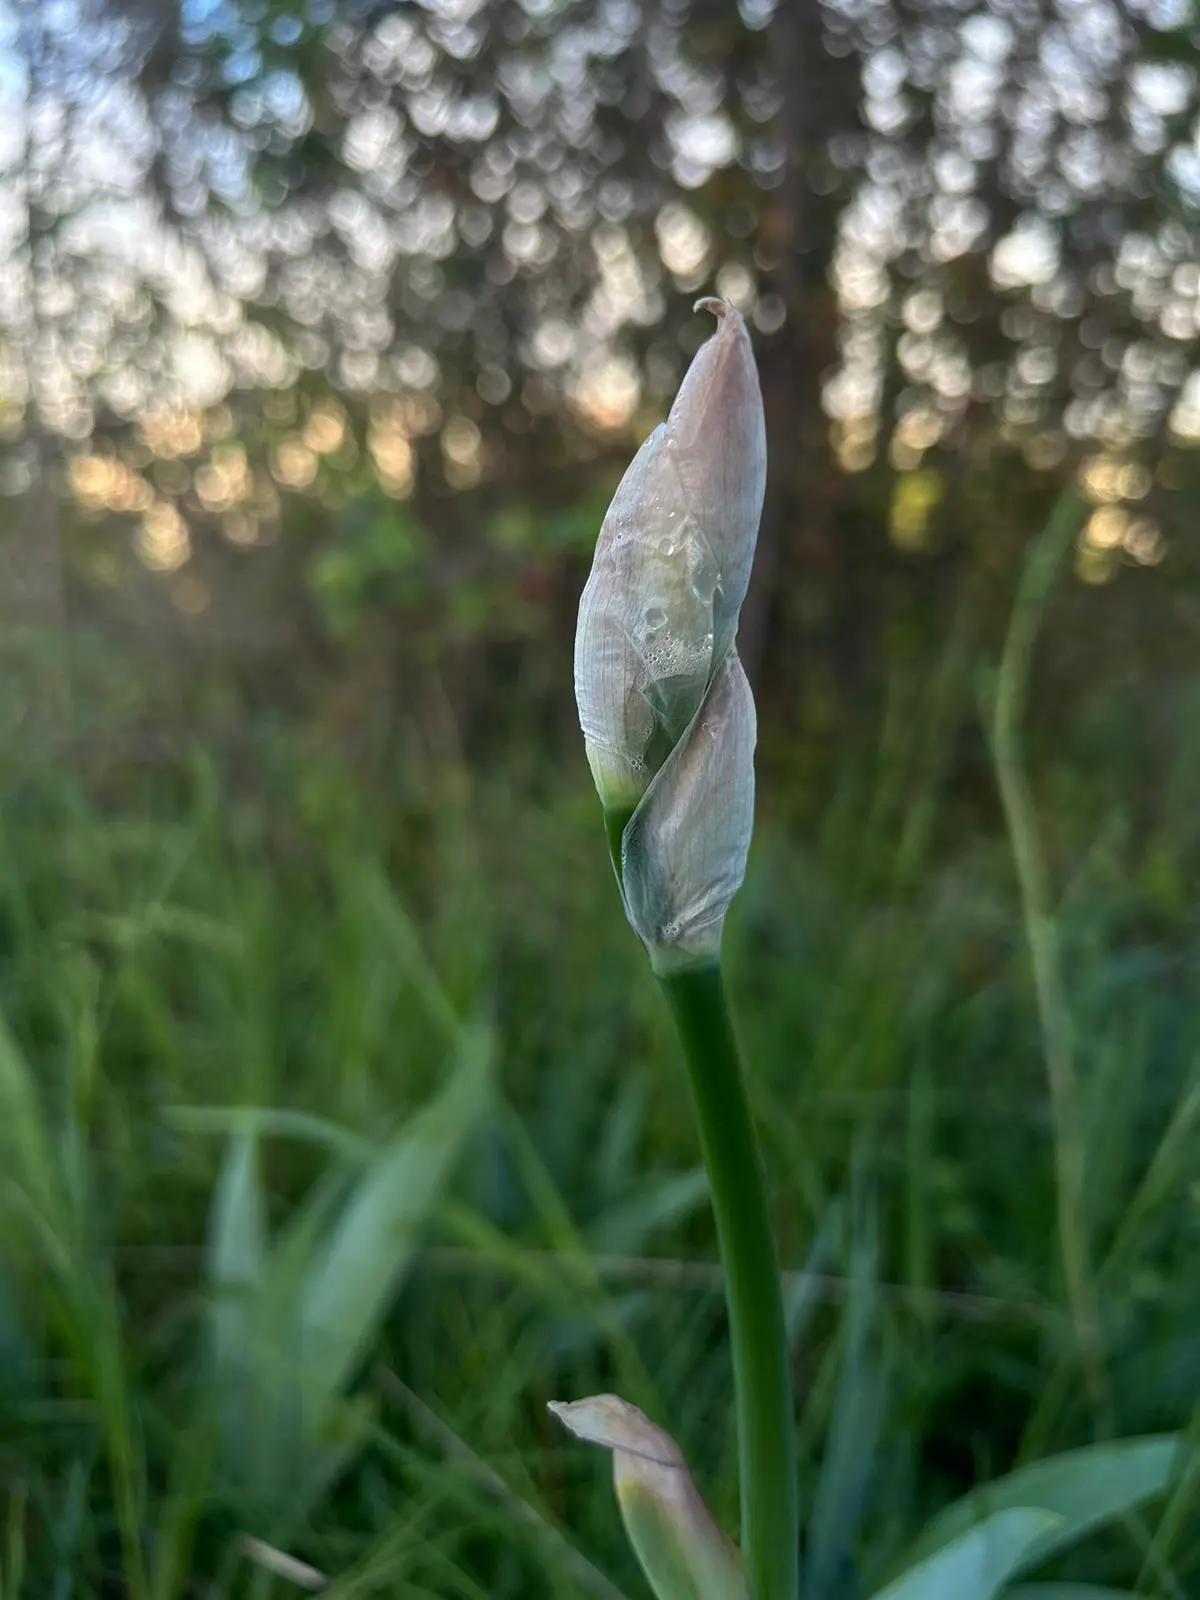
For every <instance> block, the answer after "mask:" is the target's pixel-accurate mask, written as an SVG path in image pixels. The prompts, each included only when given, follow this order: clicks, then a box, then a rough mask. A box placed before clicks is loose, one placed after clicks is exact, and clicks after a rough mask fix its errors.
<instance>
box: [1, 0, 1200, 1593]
mask: <svg viewBox="0 0 1200 1600" xmlns="http://www.w3.org/2000/svg"><path fill="white" fill-rule="evenodd" d="M1198 63H1200V24H1198V23H1197V20H1196V17H1195V13H1194V8H1193V7H1192V5H1191V4H1190V3H1188V0H1122V3H1120V4H1116V3H1113V0H828V3H818V0H777V3H772V0H740V3H739V4H736V5H735V4H733V3H732V0H422V3H405V0H392V3H386V4H385V3H375V0H307V3H306V0H294V3H291V4H287V3H283V0H180V3H178V4H176V3H173V0H0V496H2V499H0V624H2V627H0V735H2V737H0V1018H2V1019H3V1021H2V1025H0V1147H2V1148H3V1151H4V1188H3V1200H2V1204H3V1207H4V1227H3V1233H2V1238H3V1244H2V1245H0V1347H2V1351H3V1354H2V1356H0V1582H2V1583H3V1589H2V1591H0V1592H2V1593H3V1595H4V1597H5V1600H11V1597H15V1596H25V1597H30V1596H32V1597H35V1600H40V1597H43V1596H51V1595H52V1596H54V1597H55V1600H67V1597H92V1596H96V1597H100V1596H104V1597H108V1596H125V1595H128V1596H131V1597H133V1600H152V1597H153V1600H171V1597H174V1596H180V1597H182V1596H205V1597H215V1596H224V1595H227V1594H229V1595H241V1594H246V1595H253V1596H256V1597H265V1596H269V1595H284V1594H288V1593H294V1592H297V1585H300V1587H304V1586H305V1585H306V1584H307V1586H308V1587H310V1588H311V1587H314V1586H315V1585H316V1583H317V1581H318V1574H324V1575H325V1576H326V1577H327V1578H329V1579H330V1583H331V1586H330V1588H329V1592H331V1593H335V1592H336V1593H337V1594H338V1595H351V1594H353V1595H356V1596H357V1595H369V1594H376V1593H379V1594H384V1593H386V1594H392V1593H404V1594H411V1595H414V1596H418V1595H436V1596H489V1597H504V1596H516V1595H527V1596H534V1595H537V1596H542V1595H545V1596H560V1595H561V1596H564V1597H565V1596H573V1595H579V1594H592V1595H600V1596H607V1597H608V1600H612V1597H614V1596H617V1595H620V1594H627V1595H629V1596H631V1597H633V1596H637V1595H641V1594H644V1593H645V1590H644V1589H643V1588H642V1587H639V1585H640V1584H641V1581H642V1580H641V1579H640V1577H639V1576H638V1575H637V1573H636V1571H635V1569H634V1567H633V1565H632V1561H631V1557H630V1556H629V1555H628V1553H627V1551H626V1549H625V1547H624V1543H623V1539H622V1537H621V1532H620V1528H619V1524H618V1521H617V1516H616V1511H615V1508H614V1506H613V1504H612V1499H611V1494H610V1492H609V1489H608V1487H607V1483H606V1480H607V1467H606V1464H605V1462H604V1460H603V1459H601V1458H600V1457H599V1456H592V1455H591V1454H589V1453H588V1452H586V1451H585V1450H584V1449H583V1448H582V1447H579V1446H576V1445H573V1444H572V1443H571V1442H570V1441H569V1440H567V1439H566V1438H565V1437H563V1436H561V1435H560V1433H559V1432H558V1431H557V1430H556V1426H555V1424H554V1423H553V1422H552V1421H551V1420H549V1419H547V1418H546V1416H545V1412H544V1402H545V1401H546V1400H547V1399H550V1398H554V1397H560V1398H566V1397H573V1396H576V1395H580V1394H585V1393H591V1392H595V1391H596V1390H606V1389H615V1390H618V1391H619V1392H620V1393H622V1394H624V1395H625V1396H626V1397H628V1398H629V1399H631V1400H634V1401H636V1402H637V1403H639V1404H641V1405H643V1406H644V1407H645V1408H646V1409H647V1410H648V1411H650V1412H651V1414H652V1415H654V1416H655V1418H656V1419H657V1420H658V1421H660V1422H662V1423H664V1424H665V1425H666V1426H668V1427H669V1428H670V1429H671V1430H672V1431H673V1432H674V1433H675V1434H676V1435H677V1436H678V1437H679V1438H680V1440H681V1442H682V1443H683V1445H684V1447H685V1449H686V1450H687V1452H688V1454H689V1457H690V1459H691V1460H692V1461H693V1463H694V1465H695V1467H696V1469H697V1472H698V1474H699V1475H700V1477H701V1479H702V1482H703V1483H704V1486H705V1488H706V1491H707V1492H708V1493H709V1494H710V1498H711V1500H712V1503H713V1505H714V1507H715V1509H716V1511H717V1513H718V1515H719V1516H720V1517H721V1518H722V1519H723V1520H724V1521H725V1523H726V1525H727V1526H732V1525H733V1522H734V1520H735V1510H736V1486H735V1480H734V1467H735V1463H734V1461H733V1456H732V1449H731V1441H732V1433H731V1413H730V1398H731V1396H730V1375H729V1369H728V1364H727V1356H726V1350H725V1344H724V1331H723V1318H722V1309H721V1293H720V1282H719V1278H718V1276H717V1273H716V1270H715V1267H714V1265H713V1263H714V1261H715V1246H714V1240H713V1237H712V1230H711V1225H710V1221H709V1217H708V1212H707V1206H706V1199H705V1189H704V1181H703V1178H702V1175H701V1174H700V1173H699V1172H698V1169H697V1159H698V1158H697V1153H696V1148H695V1143H694V1138H693V1133H692V1125H691V1120H690V1109H689V1107H688V1104H687V1100H686V1092H685V1085H684V1080H683V1077H682V1071H681V1066H680V1062H679V1059H678V1056H677V1054H676V1049H675V1045H674V1042H673V1040H672V1037H671V1035H670V1031H669V1026H668V1024H667V1022H666V1020H665V1019H664V1016H663V1014H662V1006H661V1002H660V1000H659V997H658V995H657V993H656V991H655V989H654V986H653V984H652V981H651V980H650V978H649V975H648V972H647V970H646V963H645V960H644V956H643V954H642V953H641V951H640V949H639V948H638V947H637V945H636V941H635V940H634V939H633V937H632V935H631V934H630V933H629V931H628V929H627V927H626V926H625V924H624V920H623V917H622V914H621V909H620V905H619V902H618V897H617V895H616V893H615V890H614V885H613V882H612V875H611V868H610V867H609V865H608V862H607V859H606V850H605V846H604V839H603V833H602V828H601V825H600V819H599V812H598V807H597V805H596V801H595V796H594V792H593V791H592V788H591V784H590V779H589V776H588V772H587V767H586V763H585V761H584V758H583V752H582V743H581V739H580V737H579V734H578V730H577V727H576V723H575V712H574V704H573V699H572V692H571V641H572V635H573V629H574V621H575V608H576V604H577V598H578V595H579V591H580V589H581V587H582V584H583V580H584V577H585V575H586V571H587V567H588V563H589V560H590V553H591V548H592V545H593V542H594V540H595V536H596V533H597V530H598V527H599V524H600V520H601V518H602V515H603V512H604V508H605V506H606V504H607V502H608V499H609V497H610V496H611V494H612V491H613V489H614V487H615V485H616V482H617V480H618V478H619V476H620V474H621V472H622V470H623V468H624V465H625V464H626V463H627V461H628V460H629V458H630V456H631V454H632V453H633V451H634V450H635V448H636V446H637V444H638V443H639V442H640V440H641V439H642V438H644V437H645V435H646V434H647V433H648V432H649V431H650V429H651V428H652V427H653V426H654V425H655V424H656V423H657V422H658V421H659V420H660V419H661V417H662V416H663V415H664V413H665V411H666V408H667V407H668V405H669V403H670V399H671V397H672V395H673V393H674V390H675V388H676V386H677V385H678V383H679V380H680V378H681V376H682V373H683V371H684V370H685V368H686V365H687V362H688V360H689V358H690V356H691V354H692V353H693V352H694V351H695V349H696V348H697V347H698V345H699V343H700V342H701V341H702V340H703V339H704V338H705V337H707V334H708V332H709V331H710V327H711V321H710V319H708V318H706V317H704V316H696V315H693V313H692V310H691V306H692V303H693V301H694V300H695V298H696V297H697V296H698V295H700V294H711V293H713V292H716V293H719V294H722V295H724V296H726V297H728V299H729V300H731V301H732V302H733V303H734V304H735V305H737V306H738V307H739V308H740V309H741V310H742V311H743V313H744V314H745V316H746V318H747V321H748V323H749V325H750V327H751V330H752V335H753V339H754V343H755V347H756V351H757V354H758V358H759V363H760V370H761V375H762V384H763V392H764V399H765V404H766V411H767V424H768V448H769V459H770V479H769V484H768V494H767V504H766V509H765V513H764V519H763V526H762V533H761V539H760V547H759V557H758V565H757V569H756V575H755V581H754V586H753V588H752V591H751V596H750V599H749V601H748V603H747V606H746V609H745V611H744V613H743V621H742V633H741V648H742V654H743V657H744V659H745V660H746V662H747V665H748V668H749V670H750V673H751V677H752V679H753V681H754V684H755V689H756V694H757V697H758V704H759V718H760V754H759V807H758V810H759V821H758V826H757V832H756V838H755V847H754V851H753V854H752V858H751V867H750V874H749V878H748V881H747V885H746V888H745V890H744V891H743V893H742V895H741V897H740V899H739V901H738V904H737V906H736V908H735V914H734V918H733V922H732V926H731V929H730V934H729V955H728V966H729V971H730V979H731V986H732V991H733V997H734V1005H735V1010H736V1012H737V1014H738V1016H739V1018H740V1022H741V1031H742V1035H743V1038H744V1042H745V1045H746V1050H747V1055H748V1059H749V1061H750V1064H751V1077H752V1096H753V1099H754V1103H755V1106H756V1109H757V1110H758V1112H759V1113H760V1116H761V1119H762V1128H763V1132H764V1139H765V1145H766V1148H765V1155H766V1160H767V1165H768V1168H769V1170H770V1175H771V1180H772V1184H773V1186H774V1192H775V1194H776V1198H777V1224H778V1237H779V1240H780V1249H781V1253H782V1256H783V1259H784V1264H785V1266H786V1267H787V1268H788V1269H789V1271H791V1272H792V1273H794V1274H796V1275H795V1276H794V1277H792V1278H791V1279H789V1305H790V1314H791V1317H792V1319H793V1328H794V1334H795V1348H796V1352H797V1354H796V1371H797V1382H798V1389H799V1395H800V1403H801V1412H800V1415H801V1422H800V1427H801V1439H802V1451H803V1457H804V1466H803V1470H804V1504H805V1507H806V1517H807V1520H808V1528H807V1534H806V1552H807V1553H806V1562H807V1565H806V1584H807V1589H806V1592H807V1593H808V1594H809V1595H810V1596H815V1597H820V1596H828V1597H830V1600H854V1596H856V1595H858V1594H866V1593H868V1592H869V1591H870V1587H871V1585H872V1584H877V1583H878V1582H880V1581H882V1579H883V1578H884V1577H885V1576H886V1575H887V1573H888V1572H889V1570H891V1568H892V1565H893V1564H894V1563H895V1561H896V1560H897V1558H898V1557H899V1556H900V1554H901V1552H902V1551H903V1549H904V1547H905V1545H906V1544H907V1543H908V1542H909V1541H910V1540H911V1539H912V1538H913V1536H914V1535H915V1533H916V1532H917V1530H918V1528H919V1526H920V1524H921V1521H922V1519H923V1518H925V1517H926V1516H927V1515H929V1514H930V1513H931V1512H932V1511H933V1510H934V1509H936V1508H937V1507H938V1506H940V1505H942V1504H943V1503H945V1502H946V1501H947V1500H948V1499H949V1498H951V1497H952V1496H954V1495H955V1494H958V1493H961V1492H962V1491H964V1490H965V1489H966V1488H967V1487H969V1486H970V1484H971V1483H972V1482H973V1481H976V1480H980V1479H983V1478H986V1477H989V1476H992V1475H994V1474H996V1473H998V1472H1001V1471H1004V1470H1007V1469H1008V1468H1009V1467H1011V1466H1012V1465H1013V1464H1014V1463H1015V1462H1017V1461H1019V1460H1030V1459H1037V1458H1038V1457H1040V1456H1043V1455H1045V1454H1047V1453H1050V1452H1052V1451H1055V1450H1059V1449H1065V1448H1068V1447H1070V1446H1073V1445H1079V1444H1083V1443H1086V1442H1088V1441H1090V1440H1092V1439H1095V1438H1104V1437H1108V1436H1111V1435H1125V1434H1131V1433H1139V1432H1148V1431H1153V1430H1155V1429H1166V1428H1188V1427H1191V1426H1194V1425H1195V1422H1196V1419H1197V1413H1196V1404H1197V1399H1198V1398H1200V1379H1198V1377H1197V1374H1198V1373H1200V1276H1198V1275H1197V1273H1196V1270H1195V1260H1196V1250H1197V1247H1198V1246H1200V1160H1198V1151H1197V1140H1198V1138H1200V1130H1198V1128H1197V1124H1198V1122H1200V1074H1198V1071H1197V1068H1198V1056H1197V1046H1198V1044H1200V1014H1198V1012H1197V1007H1196V1001H1195V981H1196V976H1197V968H1198V965H1200V923H1198V920H1197V915H1196V910H1195V907H1194V903H1193V899H1192V892H1193V885H1194V882H1195V872H1196V868H1197V859H1198V855H1200V851H1198V838H1197V834H1198V828H1200V808H1198V806H1197V798H1196V796H1197V783H1198V781H1200V670H1198V666H1197V662H1196V648H1197V640H1198V638H1200V559H1198V553H1197V542H1196V535H1195V531H1194V526H1193V524H1194V521H1195V518H1196V515H1197V508H1198V507H1200V460H1198V457H1197V446H1198V445H1200V366H1198V365H1197V364H1196V363H1197V338H1198V333H1200V264H1198V261H1200V257H1198V254H1197V220H1198V217H1200V120H1198V111H1200V106H1198V89H1197V65H1198ZM1073 483H1074V484H1078V485H1079V486H1080V490H1081V494H1082V499H1081V500H1080V502H1079V503H1078V506H1076V505H1075V504H1074V503H1073V502H1072V501H1071V500H1069V499H1068V500H1066V501H1062V500H1061V499H1060V497H1061V496H1062V495H1063V493H1064V491H1066V490H1068V488H1069V486H1070V485H1071V484H1073ZM1056 505H1058V507H1059V514H1058V519H1057V521H1055V520H1053V519H1052V512H1053V509H1054V507H1055V506H1056ZM1048 519H1051V521H1050V522H1049V523H1048ZM1044 527H1048V531H1047V532H1046V533H1045V534H1044V535H1043V533H1042V530H1043V528H1044ZM1023 575H1024V576H1023ZM1022 584H1024V590H1023V591H1022V589H1021V586H1022ZM1019 592H1023V594H1024V600H1023V601H1022V602H1021V603H1020V604H1019V605H1018V604H1017V596H1018V593H1019ZM1014 606H1016V610H1014ZM1010 630H1011V631H1010ZM1006 641H1007V643H1006ZM1198 1490H1200V1486H1198V1485H1197V1484H1196V1483H1194V1482H1193V1483H1192V1484H1191V1486H1190V1487H1188V1486H1187V1485H1185V1486H1184V1487H1183V1488H1182V1489H1181V1490H1180V1491H1179V1492H1178V1493H1177V1494H1176V1495H1175V1496H1174V1497H1173V1499H1172V1500H1171V1502H1170V1504H1169V1506H1168V1508H1167V1511H1166V1513H1164V1514H1163V1515H1162V1516H1161V1517H1157V1516H1150V1517H1147V1519H1146V1520H1144V1521H1136V1522H1134V1523H1131V1524H1130V1525H1129V1526H1128V1527H1125V1528H1122V1529H1121V1530H1119V1531H1118V1532H1117V1533H1114V1534H1112V1535H1109V1536H1107V1537H1106V1539H1105V1540H1103V1541H1093V1542H1092V1543H1091V1544H1090V1545H1088V1546H1086V1547H1082V1548H1081V1550H1080V1551H1079V1553H1078V1554H1076V1555H1075V1556H1073V1557H1072V1558H1071V1561H1070V1563H1068V1562H1067V1561H1066V1560H1064V1561H1063V1562H1060V1565H1059V1569H1058V1573H1057V1575H1058V1576H1060V1577H1066V1578H1070V1577H1078V1576H1080V1575H1082V1576H1086V1577H1087V1578H1089V1579H1090V1580H1091V1581H1093V1582H1102V1581H1108V1582H1120V1583H1124V1584H1125V1585H1126V1586H1128V1585H1130V1584H1133V1583H1136V1584H1137V1585H1138V1590H1137V1592H1139V1593H1141V1594H1145V1595H1162V1596H1170V1597H1171V1600H1178V1597H1185V1596H1186V1595H1188V1594H1194V1593H1195V1592H1196V1588H1195V1585H1196V1584H1198V1583H1200V1538H1198V1536H1197V1525H1198V1518H1197V1516H1196V1515H1195V1513H1196V1511H1197V1498H1198ZM246 1535H250V1536H252V1537H253V1538H254V1539H261V1540H263V1541H266V1543H267V1544H268V1545H270V1546H271V1547H272V1548H276V1549H280V1550H282V1549H286V1550H287V1551H289V1552H291V1553H294V1555H295V1556H296V1557H297V1558H301V1559H302V1560H303V1561H304V1562H305V1563H307V1565H306V1566H304V1567H303V1568H296V1569H291V1570H283V1571H274V1570H273V1568H272V1562H275V1565H276V1566H278V1565H279V1562H278V1560H277V1558H276V1557H274V1556H272V1554H271V1551H270V1550H269V1549H267V1550H264V1549H261V1548H259V1547H258V1546H255V1545H249V1546H248V1545H247V1544H246V1542H245V1537H244V1536H246Z"/></svg>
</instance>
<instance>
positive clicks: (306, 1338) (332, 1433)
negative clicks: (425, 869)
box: [208, 1029, 491, 1528]
mask: <svg viewBox="0 0 1200 1600" xmlns="http://www.w3.org/2000/svg"><path fill="white" fill-rule="evenodd" d="M490 1049H491V1047H490V1040H489V1037H488V1035H487V1033H486V1032H484V1031H483V1030H480V1029H472V1030H464V1032H463V1038H462V1042H461V1045H460V1060H459V1064H458V1065H457V1067H456V1069H455V1073H454V1076H453V1078H452V1079H451V1081H450V1082H449V1084H448V1085H447V1086H446V1088H445V1089H444V1090H443V1091H442V1092H441V1094H440V1095H439V1097H438V1098H437V1099H436V1100H435V1101H434V1102H432V1103H431V1104H430V1105H428V1106H426V1107H425V1108H424V1109H423V1110H422V1111H421V1112H419V1113H418V1114H417V1115H416V1116H415V1117H413V1118H412V1120H411V1121H410V1122H409V1123H408V1124H407V1125H406V1126H405V1127H404V1128H403V1130H402V1131H401V1132H400V1133H399V1134H398V1135H396V1136H395V1137H394V1138H393V1139H391V1140H390V1141H389V1142H388V1143H386V1144H384V1145H383V1146H382V1147H381V1148H379V1149H378V1150H369V1151H368V1152H366V1153H365V1154H364V1155H363V1156H362V1157H361V1159H360V1160H359V1161H357V1162H354V1163H353V1164H349V1163H343V1164H342V1165H341V1166H340V1167H334V1168H331V1169H330V1170H329V1171H328V1172H327V1173H325V1174H324V1175H323V1177H322V1178H321V1180H320V1181H319V1182H318V1183H316V1184H315V1185H314V1187H313V1190H312V1192H311V1194H310V1195H309V1196H308V1198H307V1199H306V1200H305V1201H304V1203H303V1204H302V1205H301V1206H300V1207H299V1208H298V1210H297V1211H296V1213H295V1215H294V1216H292V1217H291V1218H289V1219H288V1222H287V1223H286V1225H285V1226H284V1227H283V1228H282V1229H281V1230H280V1233H279V1236H278V1237H277V1239H276V1240H275V1241H274V1242H273V1243H269V1242H268V1240H267V1238H266V1231H265V1213H266V1197H265V1196H264V1194H263V1190H262V1182H261V1177H260V1175H259V1163H258V1136H257V1134H256V1132H255V1131H254V1128H253V1121H252V1119H250V1118H248V1117H246V1116H245V1115H243V1116H242V1117H241V1118H239V1119H238V1120H239V1121H240V1122H241V1123H242V1126H241V1127H240V1128H239V1130H238V1131H237V1132H235V1133H234V1134H233V1135H232V1136H231V1138H230V1140H229V1144H228V1147H227V1150H226V1155H225V1160H224V1162H223V1164H222V1168H221V1175H220V1178H219V1180H218V1184H217V1190H216V1194H215V1196H214V1201H213V1208H212V1214H211V1216H210V1221H209V1256H208V1280H209V1293H210V1296H211V1300H212V1308H211V1312H210V1334H209V1337H210V1349H211V1373H210V1379H209V1381H210V1383H211V1388H212V1403H213V1408H214V1411H215V1414H216V1416H217V1417H218V1418H219V1445H218V1458H217V1459H218V1468H219V1471H220V1475H221V1481H222V1483H223V1484H224V1486H225V1488H226V1490H227V1492H228V1493H230V1494H231V1495H232V1496H233V1498H234V1499H235V1500H236V1502H237V1503H238V1506H239V1509H240V1510H241V1511H242V1513H243V1515H246V1514H252V1515H253V1517H255V1518H256V1519H257V1520H258V1522H259V1523H260V1525H264V1526H270V1527H273V1528H274V1527H277V1526H280V1525H282V1526H284V1527H290V1526H293V1525H294V1524H295V1523H296V1522H297V1521H299V1520H301V1519H302V1518H303V1516H304V1515H305V1513H306V1512H307V1510H308V1509H309V1507H310V1506H311V1504H312V1503H313V1502H314V1501H315V1500H316V1499H318V1498H319V1497H320V1495H321V1494H322V1493H324V1491H325V1490H326V1488H327V1487H328V1486H329V1484H330V1483H331V1482H332V1481H333V1480H334V1479H335V1478H336V1477H337V1475H338V1473H339V1472H340V1471H341V1470H342V1469H343V1468H344V1466H345V1464H346V1462H347V1461H348V1460H349V1459H350V1457H351V1456H352V1455H353V1454H354V1453H355V1452H357V1451H359V1450H361V1449H362V1447H363V1444H364V1442H365V1439H366V1436H367V1433H368V1430H369V1428H370V1426H371V1424H372V1421H373V1410H372V1408H371V1407H370V1406H369V1405H366V1404H364V1403H363V1402H362V1400H361V1399H359V1398H356V1397H351V1396H349V1395H348V1393H347V1390H348V1389H349V1387H350V1385H351V1383H352V1381H353V1379H354V1378H355V1377H356V1375H357V1373H358V1371H359V1368H360V1367H361V1365H362V1362H363V1360H364V1358H365V1356H366V1355H367V1353H368V1352H369V1350H370V1349H371V1347H372V1345H373V1344H374V1343H375V1341H376V1340H377V1338H378V1334H379V1330H380V1326H381V1324H382V1321H383V1318H384V1316H385V1314H386V1313H387V1311H388V1309H389V1308H390V1306H391V1304H392V1302H393V1301H394V1299H395V1297H396V1294H397V1292H398V1290H399V1288H400V1285H401V1284H402V1282H403V1281H404V1279H405V1277H406V1276H407V1273H408V1270H409V1268H410V1266H411V1264H412V1261H413V1258H414V1255H415V1252H416V1249H417V1246H418V1244H419V1242H420V1236H421V1233H422V1232H423V1231H424V1229H425V1227H426V1226H427V1224H428V1222H429V1220H430V1217H431V1215H432V1213H433V1211H434V1208H435V1206H436V1205H437V1203H438V1202H439V1200H440V1199H441V1196H442V1192H443V1190H444V1188H445V1186H446V1182H447V1179H448V1178H449V1176H450V1174H451V1171H452V1168H453V1165H454V1164H455V1162H456V1160H457V1158H458V1157H459V1156H460V1154H461V1151H462V1148H463V1145H464V1142H465V1140H466V1139H467V1138H468V1136H469V1135H470V1134H471V1133H472V1131H473V1130H474V1128H475V1127H476V1125H477V1123H478V1122H479V1119H480V1117H481V1116H482V1114H483V1112H484V1110H485V1108H486V1104H487V1095H488V1085H489V1071H490ZM248 1122H249V1124H250V1125H249V1126H247V1125H246V1124H247V1123H248ZM347 1166H349V1167H350V1170H349V1171H347V1170H346V1167H347ZM356 1169H357V1170H356ZM347 1191H348V1192H347Z"/></svg>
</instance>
